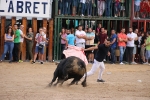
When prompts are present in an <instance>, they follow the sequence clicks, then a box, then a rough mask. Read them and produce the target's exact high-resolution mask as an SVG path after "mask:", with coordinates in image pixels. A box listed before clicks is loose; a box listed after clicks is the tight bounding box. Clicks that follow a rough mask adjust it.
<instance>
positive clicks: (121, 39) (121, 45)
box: [118, 28, 127, 65]
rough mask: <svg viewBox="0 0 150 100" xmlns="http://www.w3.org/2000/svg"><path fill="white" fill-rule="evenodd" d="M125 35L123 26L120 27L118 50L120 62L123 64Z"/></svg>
mask: <svg viewBox="0 0 150 100" xmlns="http://www.w3.org/2000/svg"><path fill="white" fill-rule="evenodd" d="M126 42H127V35H126V34H125V28H122V29H121V33H119V34H118V46H119V50H120V64H121V65H122V64H124V63H123V62H122V61H123V55H124V52H125V49H126Z"/></svg>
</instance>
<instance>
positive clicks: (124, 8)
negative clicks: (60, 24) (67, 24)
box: [53, 0, 132, 20]
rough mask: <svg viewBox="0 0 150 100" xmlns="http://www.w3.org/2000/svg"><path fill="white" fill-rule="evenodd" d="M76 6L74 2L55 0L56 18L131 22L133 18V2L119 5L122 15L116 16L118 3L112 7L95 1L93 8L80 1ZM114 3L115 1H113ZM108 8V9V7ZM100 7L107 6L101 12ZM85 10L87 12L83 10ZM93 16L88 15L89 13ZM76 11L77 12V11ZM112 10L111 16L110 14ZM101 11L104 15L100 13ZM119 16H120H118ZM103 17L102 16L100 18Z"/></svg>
mask: <svg viewBox="0 0 150 100" xmlns="http://www.w3.org/2000/svg"><path fill="white" fill-rule="evenodd" d="M76 1H77V2H76V6H74V3H73V2H64V1H63V0H55V6H54V7H53V8H55V15H54V17H55V18H64V19H92V20H99V19H101V20H129V19H130V17H131V11H132V10H131V8H132V7H131V5H132V0H125V2H124V3H123V2H120V3H119V9H120V14H119V13H116V14H115V7H116V3H115V2H111V3H110V5H109V3H108V2H103V1H101V2H97V0H93V1H94V2H93V3H92V6H91V7H90V5H89V3H85V4H82V3H80V0H76ZM112 1H113V0H112ZM107 4H108V6H107V7H106V5H107ZM99 5H100V6H105V7H104V8H103V10H99V8H100V7H99ZM83 8H85V10H83ZM88 8H91V9H92V10H91V14H90V13H89V14H88V11H89V12H90V9H88ZM75 9H76V10H75ZM109 9H110V14H109V13H108V12H109ZM100 11H101V12H102V13H100ZM117 14H118V15H117ZM82 15H84V16H82ZM100 15H101V16H100Z"/></svg>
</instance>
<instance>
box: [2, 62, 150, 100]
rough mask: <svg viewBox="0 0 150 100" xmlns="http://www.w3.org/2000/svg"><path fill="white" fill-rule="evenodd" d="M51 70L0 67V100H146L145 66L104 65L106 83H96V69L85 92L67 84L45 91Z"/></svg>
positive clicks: (48, 66) (149, 73)
mask: <svg viewBox="0 0 150 100" xmlns="http://www.w3.org/2000/svg"><path fill="white" fill-rule="evenodd" d="M91 66H92V65H91V64H89V65H88V66H87V70H90V68H91ZM55 68H56V65H55V64H54V63H48V62H47V63H44V65H40V64H39V63H36V64H30V63H28V62H24V63H18V64H16V63H12V64H9V63H6V62H5V63H0V100H150V66H149V65H130V66H129V65H117V64H116V65H110V64H106V70H105V72H104V74H103V79H104V80H105V81H106V82H105V83H97V82H96V80H97V76H98V73H99V69H98V70H97V72H96V73H95V74H94V75H93V76H90V77H88V79H87V84H88V86H87V87H85V88H84V87H82V86H81V85H80V84H81V82H79V85H72V86H70V87H68V86H67V84H69V83H70V81H71V80H69V81H66V82H65V83H64V84H63V86H62V87H60V86H57V87H47V85H48V84H49V82H50V81H51V79H52V77H53V72H54V70H55ZM81 81H82V80H81Z"/></svg>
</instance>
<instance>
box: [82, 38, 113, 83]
mask: <svg viewBox="0 0 150 100" xmlns="http://www.w3.org/2000/svg"><path fill="white" fill-rule="evenodd" d="M110 44H111V43H110V40H109V39H106V40H105V42H104V44H100V45H97V46H95V47H90V48H87V49H85V51H88V50H94V49H98V51H97V54H96V55H95V59H94V63H93V66H92V68H91V70H90V71H89V72H87V76H90V75H92V74H94V72H95V71H96V70H97V68H100V72H99V75H98V79H97V82H105V81H104V80H103V79H102V74H103V72H104V69H105V65H104V62H103V60H104V58H105V57H106V55H107V54H108V55H110V53H109V47H110ZM83 77H85V75H84V76H83Z"/></svg>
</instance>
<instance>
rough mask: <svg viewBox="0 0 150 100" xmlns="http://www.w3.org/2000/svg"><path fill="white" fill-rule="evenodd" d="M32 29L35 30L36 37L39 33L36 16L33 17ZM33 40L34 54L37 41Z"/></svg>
mask: <svg viewBox="0 0 150 100" xmlns="http://www.w3.org/2000/svg"><path fill="white" fill-rule="evenodd" d="M32 30H33V34H34V37H35V35H36V33H37V19H36V18H33V19H32ZM33 41H34V44H33V48H32V50H33V56H34V51H35V45H36V42H35V40H33Z"/></svg>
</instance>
